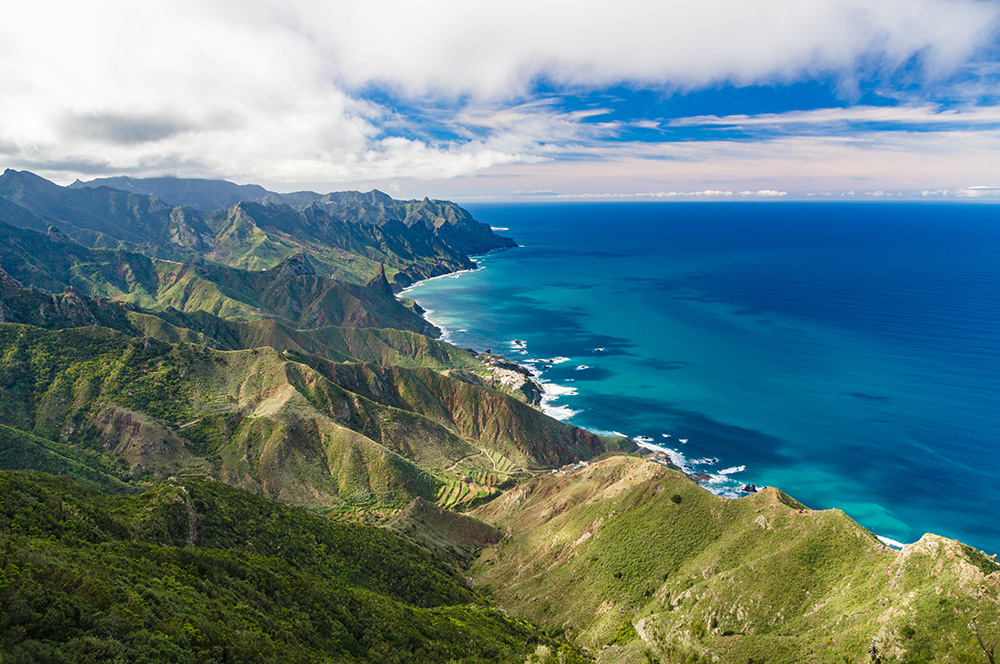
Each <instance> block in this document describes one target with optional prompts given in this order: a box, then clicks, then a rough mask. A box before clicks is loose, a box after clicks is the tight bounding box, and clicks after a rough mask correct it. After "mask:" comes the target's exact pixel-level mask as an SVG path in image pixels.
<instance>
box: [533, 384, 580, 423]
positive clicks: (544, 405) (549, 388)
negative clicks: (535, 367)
mask: <svg viewBox="0 0 1000 664" xmlns="http://www.w3.org/2000/svg"><path fill="white" fill-rule="evenodd" d="M532 373H534V372H532ZM538 384H539V385H540V386H541V388H542V399H541V402H540V403H539V407H540V408H541V409H542V412H543V413H545V414H546V415H548V416H549V417H554V418H555V419H557V420H568V419H569V418H571V417H573V416H574V415H577V414H579V413H580V412H582V411H579V410H573V409H572V408H570V407H569V406H566V405H560V406H553V405H552V402H553V401H557V400H559V399H560V398H562V397H565V396H572V395H574V394H576V393H577V389H576V388H575V387H568V386H566V385H559V384H557V383H550V382H548V381H544V380H539V381H538Z"/></svg>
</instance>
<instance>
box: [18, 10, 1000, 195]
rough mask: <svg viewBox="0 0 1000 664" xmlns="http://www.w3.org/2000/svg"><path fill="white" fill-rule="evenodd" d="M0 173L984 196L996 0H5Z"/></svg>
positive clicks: (486, 190) (992, 175)
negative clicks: (11, 3)
mask: <svg viewBox="0 0 1000 664" xmlns="http://www.w3.org/2000/svg"><path fill="white" fill-rule="evenodd" d="M21 5H22V6H19V7H15V8H12V9H8V10H6V12H5V13H6V19H5V22H4V23H3V24H2V25H0V166H3V167H10V168H16V169H27V170H32V171H34V172H37V173H39V174H40V175H43V176H45V177H49V178H52V179H54V180H56V181H58V182H64V183H68V182H71V181H72V180H74V179H77V178H82V179H89V178H93V177H100V176H106V175H112V174H129V175H136V176H154V175H165V174H171V175H178V176H186V177H218V178H225V179H229V180H233V181H237V182H241V183H245V182H256V183H260V184H263V185H265V186H267V187H269V188H272V189H276V190H279V191H291V190H295V189H303V188H308V189H314V190H318V191H330V190H337V189H347V188H352V189H370V188H373V187H374V188H379V189H383V190H385V191H387V192H389V193H391V194H393V195H396V196H404V197H422V196H424V195H430V196H434V197H442V198H453V199H456V200H469V201H472V200H567V199H581V200H590V199H596V200H608V199H610V200H615V199H621V200H633V199H640V200H642V199H648V200H677V199H694V200H715V199H720V198H723V199H737V198H747V199H755V198H767V199H770V198H776V197H777V198H828V199H858V198H866V199H867V198H891V197H905V198H921V199H928V200H938V199H947V200H952V199H981V200H1000V3H998V2H996V1H995V0H990V1H982V0H879V1H878V2H871V1H870V0H864V1H862V0H809V2H803V1H802V0H756V1H755V2H753V3H748V2H745V0H701V1H700V2H698V3H692V2H684V3H682V2H675V1H667V0H660V1H658V2H645V1H637V0H619V1H618V2H615V3H613V4H612V3H607V2H588V1H577V2H572V3H569V2H556V1H549V2H539V1H538V0H534V1H532V2H527V1H522V0H510V1H508V2H504V3H487V2H471V1H469V0H463V1H462V2H458V1H445V0H424V1H422V2H419V3H414V2H392V1H382V0H367V1H366V2H363V3H361V2H315V1H303V0H286V1H283V2H277V1H274V0H245V1H242V2H235V1H230V0H218V1H217V2H213V3H203V2H193V1H189V0H173V1H166V0H149V1H148V2H142V3H134V2H120V1H114V2H106V1H101V0H95V1H94V2H88V3H71V2H63V1H60V0H56V1H54V2H49V3H45V4H44V6H42V4H41V3H21Z"/></svg>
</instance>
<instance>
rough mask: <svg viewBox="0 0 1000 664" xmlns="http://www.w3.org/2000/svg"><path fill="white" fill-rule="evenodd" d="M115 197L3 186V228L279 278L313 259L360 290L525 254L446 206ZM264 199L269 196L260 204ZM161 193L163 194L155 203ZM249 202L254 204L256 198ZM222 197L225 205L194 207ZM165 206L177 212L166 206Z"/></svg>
mask: <svg viewBox="0 0 1000 664" xmlns="http://www.w3.org/2000/svg"><path fill="white" fill-rule="evenodd" d="M109 183H110V184H115V185H116V186H117V187H120V188H124V189H125V190H124V191H123V190H122V189H116V188H111V187H108V186H96V187H93V186H87V185H86V184H84V183H77V185H76V186H74V187H60V186H58V185H56V184H54V183H52V182H49V181H48V180H45V179H43V178H40V177H38V176H36V175H34V174H32V173H28V172H25V171H14V170H10V169H8V170H7V171H5V172H4V174H3V175H2V176H0V200H2V201H3V202H2V203H0V221H5V222H7V223H10V224H13V225H15V226H18V227H20V228H28V229H31V230H36V231H41V232H45V231H46V230H47V229H48V227H49V226H55V227H56V228H58V229H59V230H60V231H61V232H62V233H63V234H65V235H66V236H68V237H70V238H72V239H73V240H75V241H77V242H79V243H81V244H83V245H85V246H87V247H90V248H113V249H122V250H127V251H138V252H141V253H144V254H147V255H149V256H151V257H155V258H162V259H166V260H177V261H181V262H190V261H192V260H195V259H197V258H205V259H209V260H212V261H215V262H218V263H221V264H224V265H228V266H230V267H235V268H240V269H245V270H252V271H259V270H262V269H271V268H274V267H276V266H277V265H279V264H280V263H281V262H282V261H285V260H287V259H289V258H290V257H292V256H295V255H297V254H302V253H304V254H307V255H309V256H311V257H312V259H313V261H315V263H316V264H317V265H318V266H319V267H320V268H321V270H322V272H323V273H324V274H326V275H331V276H334V277H337V278H338V279H342V280H346V281H348V282H352V283H356V284H362V283H364V282H366V281H367V280H368V279H370V278H371V277H372V276H373V275H375V274H376V272H377V271H378V269H379V265H380V264H385V265H387V266H388V267H389V274H390V277H392V279H393V282H394V283H395V284H396V286H397V287H403V286H406V285H409V284H410V283H413V281H415V280H417V279H422V278H425V277H428V276H437V275H440V274H447V273H449V272H454V271H456V270H461V269H469V268H471V267H473V263H472V262H471V261H470V260H469V258H468V254H470V253H483V252H486V251H490V250H493V249H501V248H508V247H513V246H516V244H515V243H514V242H513V241H512V240H510V239H509V238H502V237H500V236H497V235H495V234H494V233H493V231H492V230H491V229H490V227H489V226H487V225H486V224H482V223H479V222H477V221H475V220H474V219H473V218H472V217H471V215H469V213H468V212H466V211H465V210H463V209H461V208H460V207H458V206H457V205H455V204H454V203H449V202H446V201H430V200H426V199H425V200H424V201H396V200H394V199H392V198H390V197H388V196H386V195H385V194H382V193H380V192H371V193H370V194H359V193H358V192H343V193H341V194H327V195H325V196H320V195H319V194H313V195H311V196H306V195H305V194H301V195H290V197H289V198H288V199H287V200H288V201H290V202H293V203H301V202H302V201H303V200H304V199H305V198H308V199H310V201H309V202H307V203H305V204H303V205H297V206H296V207H292V206H290V205H287V204H286V203H285V200H283V199H282V195H280V194H273V193H271V192H265V191H264V190H263V189H260V188H254V187H238V186H236V185H232V183H225V182H213V181H185V182H178V181H172V180H169V179H162V178H161V179H157V180H154V181H152V182H151V183H149V186H144V185H143V181H133V180H127V179H122V178H118V179H114V180H113V181H111V182H109ZM261 192H264V193H263V195H261ZM148 194H154V195H148ZM245 196H250V197H251V198H250V199H249V200H248V199H247V198H245ZM215 199H219V200H221V201H223V202H224V203H225V205H224V206H223V207H220V208H215V207H213V208H211V209H205V210H204V211H199V210H198V209H196V208H195V207H185V206H186V205H191V204H192V203H195V204H198V205H203V204H204V203H205V201H206V200H215ZM164 200H167V201H170V203H169V204H168V203H164V202H163V201H164Z"/></svg>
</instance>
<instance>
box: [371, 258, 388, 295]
mask: <svg viewBox="0 0 1000 664" xmlns="http://www.w3.org/2000/svg"><path fill="white" fill-rule="evenodd" d="M365 285H366V286H367V287H368V288H371V289H372V290H375V291H378V292H379V293H383V294H385V295H390V296H391V295H392V286H391V285H390V284H389V280H388V279H387V278H386V276H385V263H379V265H378V272H376V273H375V276H374V277H372V278H371V280H370V281H369V282H368V283H367V284H365Z"/></svg>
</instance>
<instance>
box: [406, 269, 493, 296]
mask: <svg viewBox="0 0 1000 664" xmlns="http://www.w3.org/2000/svg"><path fill="white" fill-rule="evenodd" d="M478 269H481V268H480V267H474V268H471V269H468V270H458V271H457V272H449V273H448V274H439V275H438V276H436V277H429V278H427V279H421V280H420V281H418V282H416V283H414V284H410V285H409V286H407V287H406V288H404V289H403V290H401V291H399V293H397V295H406V294H407V293H409V292H410V291H412V290H413V289H414V288H416V287H417V286H419V285H420V284H425V283H427V282H428V281H434V280H436V279H453V278H458V277H460V276H462V275H463V274H465V273H467V272H474V271H475V270H478Z"/></svg>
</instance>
